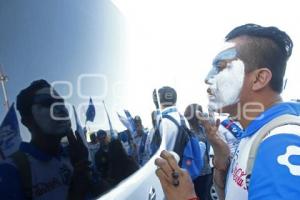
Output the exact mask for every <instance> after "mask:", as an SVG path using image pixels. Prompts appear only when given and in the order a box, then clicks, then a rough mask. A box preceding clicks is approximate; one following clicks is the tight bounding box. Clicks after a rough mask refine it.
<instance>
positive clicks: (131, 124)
mask: <svg viewBox="0 0 300 200" xmlns="http://www.w3.org/2000/svg"><path fill="white" fill-rule="evenodd" d="M124 112H125V115H126V117H127V120H128V122H129V131H130V132H131V134H132V136H133V137H134V136H135V135H136V125H135V122H134V120H133V118H132V116H131V114H130V112H129V111H128V110H124Z"/></svg>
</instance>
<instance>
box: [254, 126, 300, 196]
mask: <svg viewBox="0 0 300 200" xmlns="http://www.w3.org/2000/svg"><path fill="white" fill-rule="evenodd" d="M299 158H300V126H298V125H285V126H281V127H279V128H275V129H274V130H272V131H271V132H270V134H268V135H267V136H266V138H265V139H264V140H263V141H262V143H261V144H260V145H259V147H258V151H257V155H256V159H255V162H254V166H253V170H252V175H251V182H250V185H249V199H250V200H258V199H265V198H264V197H268V199H279V197H284V199H298V198H299V196H300V188H299V186H298V184H299V182H300V159H299ZM274 188H276V192H274Z"/></svg>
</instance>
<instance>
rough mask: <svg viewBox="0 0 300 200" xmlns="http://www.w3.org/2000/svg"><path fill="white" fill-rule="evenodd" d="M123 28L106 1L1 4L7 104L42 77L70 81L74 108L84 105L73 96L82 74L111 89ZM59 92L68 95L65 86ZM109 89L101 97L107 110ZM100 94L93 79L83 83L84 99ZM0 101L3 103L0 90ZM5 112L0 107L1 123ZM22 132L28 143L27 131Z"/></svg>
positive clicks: (10, 0) (118, 71)
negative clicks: (98, 77)
mask: <svg viewBox="0 0 300 200" xmlns="http://www.w3.org/2000/svg"><path fill="white" fill-rule="evenodd" d="M123 28H124V21H123V19H122V15H121V14H120V12H119V11H118V9H117V8H116V7H115V6H114V5H113V4H112V3H111V2H110V1H109V0H101V1H99V0H89V1H82V0H43V1H40V0H26V1H23V0H0V29H1V31H0V64H2V65H3V66H4V71H5V73H6V74H7V75H8V77H9V81H8V83H7V91H8V96H9V101H10V103H12V102H15V97H16V95H17V94H18V92H19V91H20V90H21V89H22V88H24V87H27V86H28V85H29V84H30V82H32V81H33V80H36V79H41V78H43V79H46V80H48V81H49V82H52V81H69V82H70V83H72V85H73V91H72V92H73V93H72V95H71V97H70V98H69V99H68V101H69V102H70V103H72V104H75V105H77V104H80V103H82V102H88V99H82V98H79V97H78V94H77V79H78V77H79V76H80V75H81V74H84V73H85V74H102V75H105V76H106V78H107V80H108V83H109V84H108V85H109V86H108V87H111V85H113V84H110V83H113V82H115V81H116V80H121V79H122V76H121V75H122V71H123V68H122V60H123V58H122V47H123V45H124V44H123V43H124V40H123V37H124V35H123V33H124V31H123ZM57 89H58V90H59V92H60V93H61V94H65V93H68V92H67V89H66V87H63V86H61V87H58V88H57ZM110 89H111V88H108V93H107V94H106V95H105V97H104V99H105V100H106V101H107V104H108V108H110V106H111V103H110V102H111V99H112V94H111V92H110V91H111V90H110ZM103 90H105V88H104V86H103V84H101V83H99V80H96V79H85V81H84V82H83V84H82V91H84V94H86V95H98V94H99V93H100V94H101V93H102V91H103ZM0 98H1V101H3V96H2V91H1V96H0ZM4 113H5V110H4V108H3V106H0V120H2V119H3V117H4ZM98 116H99V115H98ZM100 117H101V116H100ZM98 120H101V119H99V117H98ZM96 121H97V117H96ZM21 130H22V135H23V137H24V139H25V140H28V139H29V138H28V135H27V134H28V133H26V132H27V131H26V130H25V129H24V128H21Z"/></svg>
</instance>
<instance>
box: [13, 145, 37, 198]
mask: <svg viewBox="0 0 300 200" xmlns="http://www.w3.org/2000/svg"><path fill="white" fill-rule="evenodd" d="M11 158H12V160H13V162H14V163H15V165H16V166H17V168H18V170H19V172H20V178H21V185H22V188H23V192H24V195H25V199H27V200H29V199H32V177H31V169H30V164H29V160H28V157H27V155H26V154H25V153H23V152H21V151H17V152H15V153H14V154H12V155H11Z"/></svg>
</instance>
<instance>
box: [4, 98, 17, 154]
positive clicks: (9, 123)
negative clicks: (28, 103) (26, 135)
mask: <svg viewBox="0 0 300 200" xmlns="http://www.w3.org/2000/svg"><path fill="white" fill-rule="evenodd" d="M21 141H22V140H21V136H20V128H19V123H18V118H17V114H16V111H15V107H14V104H12V105H11V107H10V108H9V110H8V112H7V114H6V116H5V117H4V120H3V121H2V123H1V126H0V149H1V151H2V153H3V156H4V157H8V156H10V155H11V154H13V153H14V152H16V151H17V150H18V149H19V145H20V143H21Z"/></svg>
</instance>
